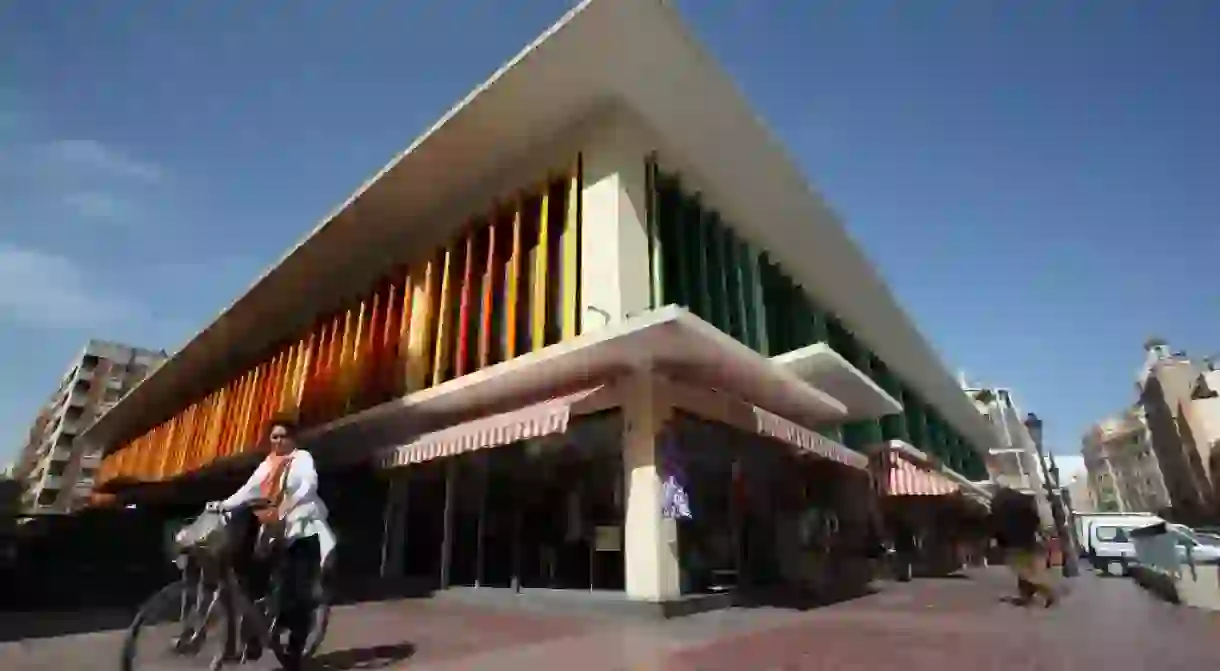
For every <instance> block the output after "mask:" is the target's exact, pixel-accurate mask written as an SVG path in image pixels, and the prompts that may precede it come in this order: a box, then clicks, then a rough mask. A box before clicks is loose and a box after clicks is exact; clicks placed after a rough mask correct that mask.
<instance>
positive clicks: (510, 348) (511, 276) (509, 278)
mask: <svg viewBox="0 0 1220 671" xmlns="http://www.w3.org/2000/svg"><path fill="white" fill-rule="evenodd" d="M512 227H513V228H512V231H510V232H509V235H511V236H512V248H511V251H510V252H509V257H508V261H507V262H506V263H505V264H504V268H505V271H504V315H505V319H504V320H505V322H507V323H506V324H505V328H504V332H505V340H506V341H507V346H506V347H505V348H504V358H505V360H508V359H512V358H514V357H516V356H517V310H519V309H520V306H518V305H517V298H518V295H519V292H518V287H517V284H518V282H519V281H520V279H521V199H520V198H518V199H517V207H516V210H515V211H514V212H513V223H512Z"/></svg>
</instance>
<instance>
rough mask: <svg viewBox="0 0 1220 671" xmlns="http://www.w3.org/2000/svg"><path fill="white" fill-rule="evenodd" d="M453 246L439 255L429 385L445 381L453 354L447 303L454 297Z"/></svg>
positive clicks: (452, 329)
mask: <svg viewBox="0 0 1220 671" xmlns="http://www.w3.org/2000/svg"><path fill="white" fill-rule="evenodd" d="M453 249H454V248H453V247H452V246H450V247H447V248H446V249H445V250H444V252H442V255H441V262H440V289H439V292H440V295H439V298H438V300H437V310H436V338H435V340H436V342H434V343H433V345H432V375H431V380H432V382H431V385H433V386H434V385H438V384H440V383H442V382H444V381H445V375H446V370H447V369H448V367H449V365H450V363H452V361H451V357H452V356H453V341H452V339H451V338H452V336H453V333H454V331H455V326H456V325H455V324H454V323H453V322H454V320H453V315H452V311H451V310H450V309H449V303H450V302H451V301H452V300H454V298H455V297H456V291H455V289H456V287H455V286H454V285H455V284H456V280H455V279H454V278H455V274H456V271H457V268H456V264H457V259H455V258H454V252H453Z"/></svg>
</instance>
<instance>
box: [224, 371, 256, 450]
mask: <svg viewBox="0 0 1220 671" xmlns="http://www.w3.org/2000/svg"><path fill="white" fill-rule="evenodd" d="M249 378H250V373H249V372H248V371H247V372H246V373H243V374H242V376H241V377H239V378H237V381H236V384H234V385H233V406H232V409H231V410H230V412H229V413H228V415H227V416H226V417H225V418H224V419H223V420H222V423H221V429H220V451H221V453H222V454H224V455H226V456H227V455H230V454H233V442H234V436H233V434H234V432H235V431H236V428H237V423H238V421H239V418H240V417H241V413H242V412H243V411H244V409H245V407H246V382H247V381H248V380H249Z"/></svg>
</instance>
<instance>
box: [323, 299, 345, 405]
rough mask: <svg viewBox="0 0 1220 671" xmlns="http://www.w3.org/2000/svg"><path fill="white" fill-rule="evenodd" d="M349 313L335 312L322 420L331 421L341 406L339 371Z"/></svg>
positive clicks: (324, 384)
mask: <svg viewBox="0 0 1220 671" xmlns="http://www.w3.org/2000/svg"><path fill="white" fill-rule="evenodd" d="M346 317H347V313H346V311H345V310H340V311H339V312H337V313H335V316H334V318H333V319H332V320H331V325H330V332H331V338H330V345H329V348H328V351H327V353H326V370H325V372H324V374H323V375H324V377H323V378H322V384H321V387H322V417H321V421H323V422H329V421H330V420H332V419H334V418H335V415H336V413H337V412H338V406H339V372H340V370H341V367H342V363H343V347H344V344H345V342H346V339H347V329H346V328H345V326H346Z"/></svg>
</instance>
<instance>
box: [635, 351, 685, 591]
mask: <svg viewBox="0 0 1220 671" xmlns="http://www.w3.org/2000/svg"><path fill="white" fill-rule="evenodd" d="M627 385H628V388H627V389H626V390H625V392H626V393H625V394H624V405H623V419H624V423H623V475H624V484H625V488H626V504H627V505H626V514H625V515H624V530H623V568H624V571H625V572H626V588H627V590H626V591H627V596H628V597H630V598H632V599H639V600H643V601H664V600H667V599H674V598H677V597H678V596H680V594H681V583H680V577H679V571H678V529H677V522H676V521H675V520H672V519H664V518H662V517H661V504H662V498H661V475H662V474H661V473H660V470H659V468H658V465H659V464H658V461H659V459H658V447H659V434H660V432H661V429H662V427H663V426H664V425H665V422H666V421H667V420H668V419H669V417H670V415H671V413H672V409H671V406H670V405H669V403H668V401H666V400H665V399H663V398H658V396H657V390H656V386H655V384H654V382H653V378H652V376H651V375H649V374H646V373H638V374H636V375H634V376H633V377H632V378H631V379H630V380H628V382H627Z"/></svg>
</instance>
